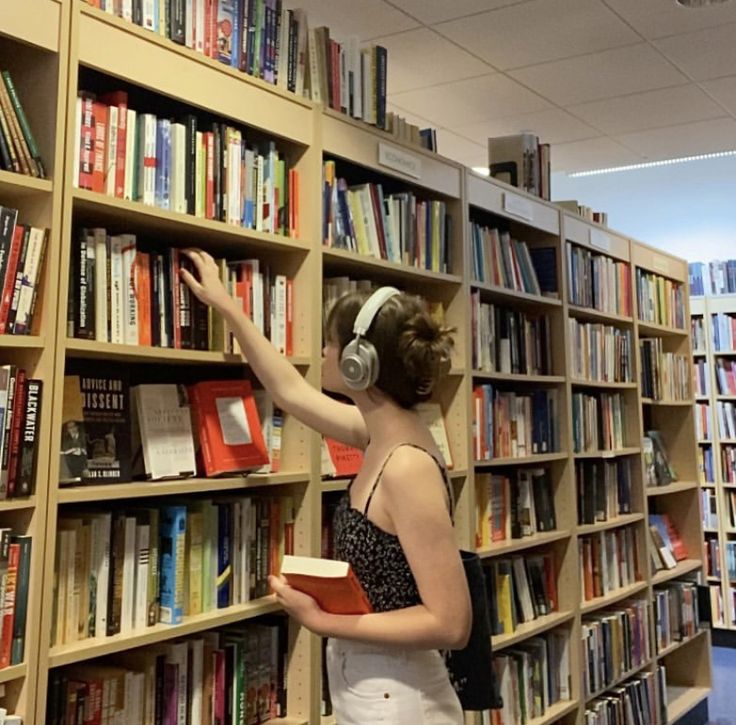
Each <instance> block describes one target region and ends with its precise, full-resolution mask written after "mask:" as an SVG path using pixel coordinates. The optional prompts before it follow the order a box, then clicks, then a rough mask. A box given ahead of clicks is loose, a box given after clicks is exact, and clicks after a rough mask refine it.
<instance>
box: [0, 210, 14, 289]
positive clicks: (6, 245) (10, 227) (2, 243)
mask: <svg viewBox="0 0 736 725" xmlns="http://www.w3.org/2000/svg"><path fill="white" fill-rule="evenodd" d="M17 221H18V211H17V209H11V208H9V207H7V206H0V286H2V285H3V284H4V283H5V275H6V274H7V272H8V257H9V256H10V247H11V246H12V244H13V234H14V233H15V225H16V223H17Z"/></svg>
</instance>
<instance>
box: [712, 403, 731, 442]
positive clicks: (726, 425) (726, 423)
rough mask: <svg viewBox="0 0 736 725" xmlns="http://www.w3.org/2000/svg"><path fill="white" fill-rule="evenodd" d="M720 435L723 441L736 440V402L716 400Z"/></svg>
mask: <svg viewBox="0 0 736 725" xmlns="http://www.w3.org/2000/svg"><path fill="white" fill-rule="evenodd" d="M716 416H717V420H718V437H719V438H720V439H721V442H724V441H728V442H729V443H731V442H732V441H734V440H736V403H733V402H731V401H730V400H726V401H723V400H719V401H717V402H716Z"/></svg>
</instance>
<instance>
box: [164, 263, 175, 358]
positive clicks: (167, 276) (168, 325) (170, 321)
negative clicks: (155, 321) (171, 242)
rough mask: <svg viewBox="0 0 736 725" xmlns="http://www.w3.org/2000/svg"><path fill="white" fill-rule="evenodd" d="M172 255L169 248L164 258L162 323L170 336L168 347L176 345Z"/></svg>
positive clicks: (168, 336)
mask: <svg viewBox="0 0 736 725" xmlns="http://www.w3.org/2000/svg"><path fill="white" fill-rule="evenodd" d="M172 256H173V250H172V249H169V251H168V253H167V254H166V255H165V257H164V258H163V264H162V268H163V275H162V278H163V291H164V295H163V297H164V322H163V325H162V332H163V331H164V330H165V332H166V336H167V338H168V345H167V347H175V345H174V324H175V321H174V294H175V285H174V282H175V280H173V279H172V274H171V272H172Z"/></svg>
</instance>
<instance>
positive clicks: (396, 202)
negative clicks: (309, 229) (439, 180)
mask: <svg viewBox="0 0 736 725" xmlns="http://www.w3.org/2000/svg"><path fill="white" fill-rule="evenodd" d="M323 173H324V186H323V203H324V206H323V217H322V219H323V222H322V225H323V226H322V232H323V238H322V239H323V242H324V244H325V246H327V247H334V248H336V249H347V250H349V251H351V252H357V253H358V254H362V255H365V256H369V257H374V258H376V259H385V260H388V261H389V262H394V263H396V264H404V265H408V266H411V267H418V268H420V269H428V270H431V271H433V272H449V271H450V270H451V269H452V216H451V215H450V214H449V213H448V211H447V204H446V203H445V202H444V201H439V200H436V199H420V198H418V197H417V196H416V195H415V194H414V193H413V192H412V191H402V192H397V193H392V194H388V193H384V190H383V187H382V185H381V184H371V183H365V184H357V185H352V186H348V182H347V181H346V180H345V179H343V178H339V177H338V176H337V170H336V168H335V162H334V161H326V162H325V164H324V171H323Z"/></svg>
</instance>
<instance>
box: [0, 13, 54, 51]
mask: <svg viewBox="0 0 736 725" xmlns="http://www.w3.org/2000/svg"><path fill="white" fill-rule="evenodd" d="M61 16H62V9H61V5H60V3H59V2H55V0H23V1H22V2H3V11H2V13H0V35H3V36H8V37H11V38H14V39H18V40H23V41H25V42H28V43H31V44H32V45H35V46H37V47H39V48H44V49H45V50H50V51H53V52H58V50H59V35H60V33H59V27H60V25H61V19H62V18H61ZM29 18H32V19H33V22H29Z"/></svg>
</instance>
